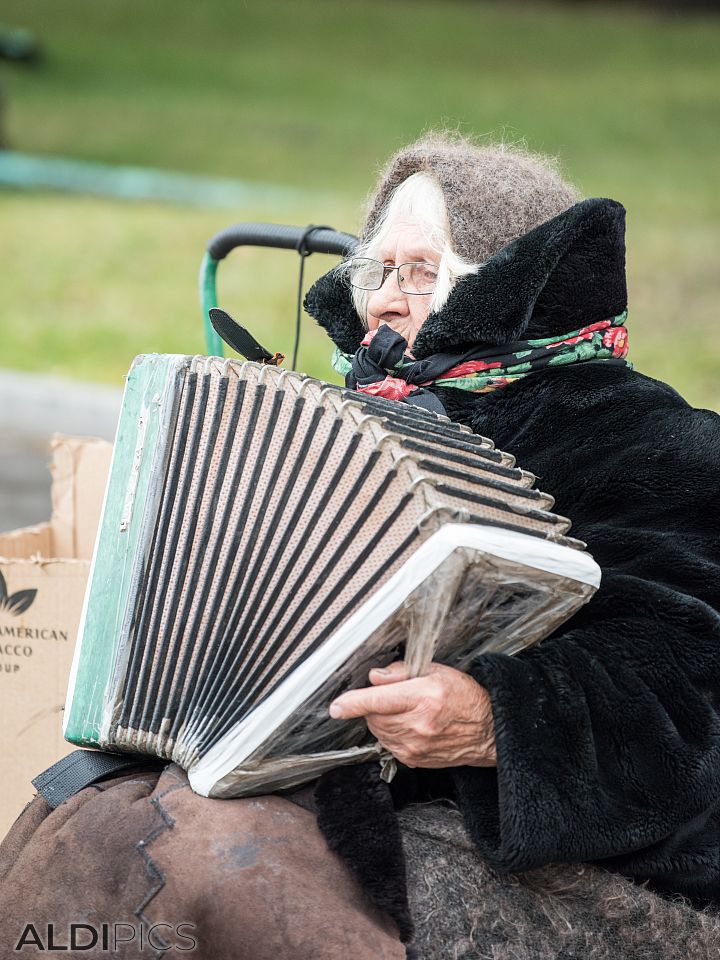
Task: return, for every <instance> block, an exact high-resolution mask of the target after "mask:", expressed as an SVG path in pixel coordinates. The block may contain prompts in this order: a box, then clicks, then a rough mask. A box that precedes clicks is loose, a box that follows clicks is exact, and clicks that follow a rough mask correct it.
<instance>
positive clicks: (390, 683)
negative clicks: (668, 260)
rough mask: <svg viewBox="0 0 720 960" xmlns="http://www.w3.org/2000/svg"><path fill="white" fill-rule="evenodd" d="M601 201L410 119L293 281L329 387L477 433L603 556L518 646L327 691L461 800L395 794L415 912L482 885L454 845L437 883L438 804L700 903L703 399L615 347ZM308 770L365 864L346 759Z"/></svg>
mask: <svg viewBox="0 0 720 960" xmlns="http://www.w3.org/2000/svg"><path fill="white" fill-rule="evenodd" d="M624 216H625V211H624V209H623V207H622V206H621V205H620V204H619V203H615V202H614V201H611V200H597V199H596V200H584V201H578V197H577V194H576V192H575V191H574V189H573V188H572V187H570V186H569V185H568V184H566V183H564V182H563V181H562V180H561V179H560V178H559V176H558V175H557V173H556V171H555V169H554V168H553V167H552V166H551V165H549V164H548V163H546V162H545V161H544V160H543V159H541V158H538V157H534V156H530V155H526V154H523V153H521V152H517V151H515V150H510V149H506V148H503V147H479V148H478V147H475V146H473V145H472V144H470V143H468V142H465V141H463V140H461V139H455V140H450V139H446V138H442V137H430V138H426V139H423V140H421V141H419V142H418V143H416V144H414V145H412V146H410V147H408V148H406V149H403V150H401V151H400V152H399V153H398V154H397V155H396V156H395V157H393V158H392V160H391V161H390V163H389V164H388V166H387V167H386V169H385V171H384V172H383V174H382V175H381V178H380V182H379V185H378V188H377V190H376V192H375V194H374V196H373V198H372V199H371V202H370V206H369V212H368V214H367V218H366V221H365V224H364V226H363V229H362V235H361V241H362V243H361V248H360V249H359V250H358V251H357V258H361V259H355V260H353V261H351V262H350V263H349V264H348V265H345V266H343V267H342V268H340V269H336V270H334V271H332V272H331V273H330V274H329V275H328V276H326V277H324V278H322V279H321V280H320V281H318V283H317V284H316V285H315V287H314V288H313V289H312V290H311V291H310V293H309V295H308V297H307V302H306V308H307V309H308V310H309V312H310V313H311V314H312V315H313V316H314V317H315V318H316V319H317V320H318V322H319V323H320V324H321V325H322V326H323V327H324V328H325V329H326V330H327V332H328V333H329V335H330V337H331V338H332V340H333V341H334V343H335V344H336V347H337V350H336V354H335V364H336V367H337V368H338V369H340V370H342V371H343V372H344V373H346V382H347V384H348V385H349V386H351V387H353V388H355V389H357V390H361V391H365V392H369V393H375V394H379V395H381V396H386V397H391V398H395V399H398V400H402V401H403V402H406V403H420V404H422V405H424V406H429V407H430V408H431V409H436V410H438V411H439V412H443V413H445V414H446V415H448V416H449V417H451V418H452V419H453V420H457V421H460V422H462V423H464V424H467V425H469V426H470V427H471V428H472V429H473V430H475V431H476V432H478V433H480V434H483V435H484V436H488V437H491V438H492V439H493V440H494V441H495V443H496V444H497V446H498V447H499V448H501V449H504V450H507V451H509V452H511V453H513V454H514V455H515V456H516V457H517V461H518V463H519V464H520V465H521V466H523V467H525V468H527V469H529V470H531V471H533V472H534V473H535V474H536V475H537V476H538V477H539V478H540V479H541V482H542V486H543V488H544V489H547V490H549V491H550V492H552V493H553V495H554V496H555V498H556V505H557V509H559V511H560V512H561V513H563V514H565V515H567V516H569V517H570V518H571V519H572V520H573V534H574V535H575V536H578V537H580V538H581V539H583V540H585V541H586V542H587V544H588V547H589V549H590V550H591V551H592V553H593V555H594V556H595V558H596V559H597V561H598V562H599V563H600V564H601V566H602V568H603V582H602V585H601V587H600V590H599V592H598V593H597V595H596V596H595V598H594V599H593V600H592V601H591V602H590V603H589V604H588V605H587V606H586V607H585V608H583V609H582V610H581V611H580V612H579V613H578V614H576V615H575V617H574V618H572V619H571V620H570V621H569V622H568V623H567V624H565V625H564V626H563V627H562V628H561V629H559V630H558V631H556V633H555V634H554V635H553V636H552V637H550V638H548V639H547V640H545V641H544V642H543V643H541V644H540V645H538V646H537V647H536V648H534V649H531V650H530V651H528V652H525V653H523V654H522V655H520V656H517V657H507V656H504V655H498V654H494V655H492V654H491V655H486V656H482V657H479V658H478V659H477V661H476V662H475V664H474V665H473V667H472V669H471V670H470V672H469V675H463V674H460V673H458V672H457V671H455V670H453V669H450V668H449V667H446V666H442V665H440V664H436V665H434V668H433V670H432V671H431V673H430V674H429V675H428V676H426V677H423V678H417V679H408V678H407V676H406V674H405V673H404V670H403V664H402V663H396V664H394V665H392V667H391V668H390V669H389V670H374V671H372V672H371V674H370V678H369V679H370V684H371V685H370V686H369V687H368V688H367V689H363V690H357V691H352V692H349V693H346V694H344V695H343V696H342V697H340V698H339V699H338V700H337V701H336V702H335V703H334V704H333V705H332V707H331V714H332V715H333V716H335V717H338V718H343V717H357V716H364V717H365V718H366V719H367V723H368V726H369V728H370V730H371V731H372V732H373V733H374V734H375V736H376V737H377V738H378V740H379V741H380V742H381V743H382V744H383V745H384V746H386V747H387V748H388V749H389V750H391V751H392V753H393V754H394V755H395V756H396V757H397V758H398V759H399V760H400V761H401V762H402V763H403V764H404V765H405V767H406V768H411V769H412V768H415V771H414V774H410V772H409V771H406V772H405V776H402V775H401V776H400V777H399V778H398V783H397V784H394V785H393V792H394V794H395V802H396V804H397V805H400V806H403V805H405V804H407V803H408V801H410V800H415V801H417V800H427V799H429V798H432V797H447V798H452V799H453V800H454V802H455V803H456V804H457V807H458V808H459V810H460V811H461V813H462V817H463V820H464V824H465V827H466V828H467V836H466V835H465V834H464V831H463V829H462V828H461V826H460V824H459V822H458V821H457V820H455V819H453V818H451V817H449V815H448V813H447V811H446V810H445V809H444V808H442V807H439V806H437V805H435V806H429V807H425V808H420V812H418V808H412V811H411V814H409V815H403V814H401V817H400V822H401V824H403V823H404V824H405V827H404V829H405V835H404V840H405V846H406V849H409V851H410V852H411V856H410V858H409V859H410V860H411V863H410V874H411V880H412V884H413V885H414V889H413V890H412V891H411V892H412V897H414V899H415V901H416V902H423V903H425V905H426V906H428V905H429V904H432V905H433V908H434V909H435V911H436V913H435V916H437V910H440V911H442V912H443V914H444V915H445V916H447V914H448V913H452V912H454V913H455V915H456V919H458V920H459V917H460V914H462V913H463V911H462V910H461V909H460V910H458V901H463V902H464V903H465V904H467V903H469V902H472V900H473V899H477V898H478V897H480V898H482V897H483V895H484V894H483V891H482V890H479V889H478V888H477V875H473V873H472V869H471V868H470V867H468V864H467V862H464V867H463V869H464V870H465V873H464V878H459V877H458V876H457V875H456V876H455V877H454V880H453V882H452V883H449V882H448V875H447V870H448V864H449V863H451V862H452V856H451V855H447V856H446V855H444V854H443V853H442V843H441V844H440V845H439V846H438V845H437V844H435V846H434V847H433V844H432V842H431V838H433V837H434V838H435V839H436V840H437V839H438V838H439V837H442V836H445V837H446V834H447V831H448V830H449V829H450V824H452V829H454V830H455V831H457V833H458V838H459V836H460V834H462V837H463V839H462V840H460V839H458V838H456V839H458V842H459V843H460V844H461V846H462V844H463V843H466V841H467V842H469V841H472V846H473V854H474V852H475V851H476V852H477V855H478V856H479V858H481V859H482V860H483V861H484V862H485V863H486V864H488V865H490V866H491V867H492V868H494V869H495V870H499V871H527V870H531V869H532V868H537V867H541V866H543V865H546V864H551V863H556V862H563V861H566V862H587V861H595V862H598V863H601V864H602V865H603V866H604V867H606V868H607V869H609V870H612V871H617V872H618V873H620V874H623V875H624V876H626V877H631V878H633V879H635V880H637V881H641V882H646V883H647V886H648V887H650V888H651V889H654V890H656V891H659V892H661V893H664V894H681V895H683V896H684V897H686V898H688V900H689V901H690V902H691V903H693V904H694V905H696V906H704V905H712V906H713V907H720V716H719V715H718V707H719V706H720V615H719V613H718V611H720V539H719V535H720V511H718V509H717V506H716V504H717V502H718V499H719V496H720V483H719V481H718V462H719V460H718V457H719V455H720V418H719V417H718V416H717V415H716V414H714V413H710V412H708V411H705V410H693V409H692V408H690V407H689V406H688V404H687V403H686V402H685V401H684V400H683V399H682V398H681V397H680V396H679V395H678V394H677V393H676V392H675V391H674V390H673V389H672V388H670V387H669V386H667V385H665V384H663V383H660V382H658V381H656V380H652V379H651V378H649V377H647V376H644V375H642V374H641V373H638V372H636V371H634V370H633V369H632V366H631V365H630V364H629V363H628V362H627V361H626V360H625V356H626V353H627V333H626V329H625V326H624V320H625V317H626V305H627V303H626V284H625V271H624V266H625V247H624ZM440 770H441V771H442V773H440V772H439V771H440ZM367 776H368V777H369V776H370V773H369V772H368V773H367ZM327 779H328V780H329V781H332V783H333V794H332V795H333V799H335V800H337V794H338V793H341V792H342V790H343V787H344V788H345V790H346V792H347V799H348V809H347V811H346V814H345V817H344V818H343V817H337V816H336V817H335V819H334V820H333V822H332V824H331V825H330V826H329V827H328V828H327V833H328V834H329V836H330V839H331V843H333V845H334V846H335V848H336V849H340V850H344V851H345V852H346V854H347V856H348V858H349V859H351V860H352V861H353V862H354V865H355V869H356V870H361V869H363V868H364V869H366V870H367V871H368V872H370V869H371V868H370V865H369V864H366V859H368V858H370V859H372V858H373V857H375V856H376V855H377V851H376V850H374V849H373V850H372V851H371V852H370V853H369V854H368V853H367V852H366V851H365V850H364V849H363V848H362V847H361V845H357V848H353V845H352V836H351V832H352V830H353V829H355V828H356V826H355V823H356V821H357V819H358V818H359V816H360V814H359V813H358V803H357V802H356V797H357V795H358V793H359V791H360V789H361V788H360V785H359V783H358V781H359V779H360V773H359V772H358V771H353V770H342V771H336V772H335V773H334V774H332V775H329V776H328V777H327ZM350 785H352V786H350ZM326 789H327V792H328V793H329V792H330V791H329V788H326ZM319 796H320V799H321V801H323V799H324V797H325V790H324V788H323V784H322V783H321V788H320V790H319ZM374 799H375V802H376V803H380V802H381V800H380V799H379V798H378V797H377V795H376V796H375V797H374ZM326 817H327V815H326ZM323 822H325V820H324V819H323V816H322V813H321V823H323ZM348 825H350V826H348ZM411 837H412V839H411ZM468 838H469V840H468ZM446 839H447V837H446ZM431 849H434V850H435V854H434V855H433V856H429V854H428V851H429V850H431ZM463 849H464V850H465V849H466V847H463ZM412 854H414V857H413V855H412ZM428 857H429V859H428ZM417 864H421V865H422V866H421V867H420V868H418V867H417ZM468 870H470V873H469V874H468V872H467V871H468ZM417 912H422V911H417V910H416V913H417ZM472 916H473V911H472V909H470V910H469V912H468V913H467V914H466V918H465V919H466V920H467V919H468V918H470V922H472ZM476 917H477V913H476ZM429 926H430V927H431V926H432V925H429ZM423 932H424V935H425V936H426V937H431V936H432V931H431V929H429V927H427V926H426V928H425V929H424V931H423ZM456 932H457V933H458V936H459V935H460V933H459V928H458V930H457V931H456ZM489 952H490V951H488V953H489ZM679 952H681V951H680V950H679V948H678V944H677V943H675V944H674V945H673V947H672V950H671V953H672V955H674V956H675V955H677V954H678V953H679ZM433 955H434V954H433ZM471 955H472V954H471ZM493 955H494V954H493ZM517 955H518V956H519V955H521V954H517ZM522 955H523V956H524V955H525V954H522ZM527 955H528V956H530V955H532V954H531V953H528V954H527ZM543 955H544V956H550V955H553V954H551V953H548V952H546V953H544V954H543ZM615 955H618V956H619V955H622V954H621V953H616V954H615ZM513 956H515V954H513Z"/></svg>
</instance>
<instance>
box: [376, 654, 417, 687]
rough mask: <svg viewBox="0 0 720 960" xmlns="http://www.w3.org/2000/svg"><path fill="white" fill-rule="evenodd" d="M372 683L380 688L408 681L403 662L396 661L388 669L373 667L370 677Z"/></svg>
mask: <svg viewBox="0 0 720 960" xmlns="http://www.w3.org/2000/svg"><path fill="white" fill-rule="evenodd" d="M368 677H369V680H370V683H372V685H373V686H375V687H379V686H381V685H382V684H384V683H397V682H398V680H408V679H409V677H408V672H407V669H406V667H405V663H404V661H402V660H396V661H395V663H391V664H390V665H389V666H387V667H373V669H372V670H371V671H370V673H369V675H368Z"/></svg>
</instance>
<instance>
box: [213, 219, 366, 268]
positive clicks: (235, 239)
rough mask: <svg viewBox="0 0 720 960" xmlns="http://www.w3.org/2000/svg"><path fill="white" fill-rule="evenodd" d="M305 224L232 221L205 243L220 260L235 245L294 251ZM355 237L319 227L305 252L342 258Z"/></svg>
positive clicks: (306, 241)
mask: <svg viewBox="0 0 720 960" xmlns="http://www.w3.org/2000/svg"><path fill="white" fill-rule="evenodd" d="M306 232H307V227H288V226H284V225H283V224H281V223H236V224H235V225H234V226H232V227H227V228H226V229H225V230H221V231H220V233H216V234H215V236H214V237H213V238H212V240H210V242H209V243H208V245H207V252H208V253H209V254H210V256H211V257H212V258H213V260H223V259H224V258H225V257H226V256H227V255H228V254H229V253H230V251H231V250H234V249H235V247H278V248H280V249H281V250H296V249H297V246H298V244H299V243H300V241H301V240H302V237H303V234H305V233H306ZM357 242H358V240H357V237H355V236H353V234H352V233H342V232H341V231H340V230H331V229H330V228H326V227H321V228H319V229H317V230H313V231H312V233H310V234H309V235H308V236H307V237H306V240H305V247H306V249H307V251H308V253H335V254H337V255H338V256H340V257H344V256H346V255H347V254H349V253H352V251H353V250H354V249H355V247H356V246H357Z"/></svg>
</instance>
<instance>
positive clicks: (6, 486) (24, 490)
mask: <svg viewBox="0 0 720 960" xmlns="http://www.w3.org/2000/svg"><path fill="white" fill-rule="evenodd" d="M121 397H122V388H120V387H119V388H112V387H106V386H98V385H95V384H86V383H76V382H75V381H69V380H62V379H60V378H59V377H47V376H40V375H37V374H29V373H16V372H15V371H12V370H2V369H0V531H4V530H14V529H15V528H17V527H24V526H27V525H28V524H31V523H40V522H41V521H43V520H48V519H49V518H50V474H49V472H48V468H47V464H48V461H49V458H50V438H51V437H52V435H53V433H65V434H70V435H73V436H82V437H102V438H104V439H106V440H112V439H113V436H114V434H115V425H116V422H117V418H118V414H119V412H120V400H121Z"/></svg>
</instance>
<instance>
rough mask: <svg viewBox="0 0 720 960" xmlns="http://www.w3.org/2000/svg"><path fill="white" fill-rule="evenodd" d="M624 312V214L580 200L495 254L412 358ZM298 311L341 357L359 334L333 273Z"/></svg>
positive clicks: (453, 297) (436, 317)
mask: <svg viewBox="0 0 720 960" xmlns="http://www.w3.org/2000/svg"><path fill="white" fill-rule="evenodd" d="M626 307H627V287H626V283H625V208H624V207H623V206H622V204H620V203H617V202H616V201H614V200H603V199H590V200H582V201H581V202H580V203H576V204H575V205H574V206H572V207H570V208H569V209H568V210H566V211H565V212H564V213H561V214H559V215H558V216H557V217H553V218H552V219H551V220H547V221H546V222H545V223H541V224H540V226H538V227H535V229H534V230H531V231H530V232H529V233H526V234H525V235H524V236H522V237H519V238H518V239H517V240H513V241H512V242H511V243H509V244H507V246H505V247H503V248H502V249H501V250H498V252H497V253H495V254H494V255H493V256H492V257H490V259H489V260H487V261H486V262H485V263H484V264H482V265H481V267H480V269H479V270H478V272H477V273H476V274H473V275H472V276H470V277H465V278H464V279H463V280H461V281H460V282H459V283H458V284H457V285H456V286H455V288H454V290H453V291H452V293H451V294H450V297H449V298H448V301H447V303H446V304H445V306H444V307H443V308H442V310H439V311H438V312H437V313H431V314H430V316H429V317H428V318H427V320H426V321H425V323H424V324H423V326H422V328H421V330H420V332H419V334H418V336H417V338H416V340H415V345H414V353H415V356H416V357H417V358H418V359H422V358H424V357H429V356H431V355H432V354H434V353H441V352H449V351H452V350H458V349H460V350H462V349H467V348H468V347H470V346H472V345H475V344H478V343H481V344H488V345H491V346H492V345H496V344H502V343H508V342H510V341H514V340H521V339H524V340H527V339H539V338H542V337H548V336H555V335H556V334H563V333H567V332H568V331H569V330H575V329H578V328H579V327H582V326H585V325H587V324H590V323H594V322H595V321H597V320H604V319H607V318H609V317H614V316H617V315H618V314H620V313H622V312H623V310H625V308H626ZM305 309H306V310H307V312H308V313H309V314H310V315H311V316H313V317H314V318H315V319H316V320H317V322H318V323H319V324H320V326H322V327H324V328H325V330H326V331H327V332H328V334H329V336H330V338H331V339H332V340H333V341H334V342H335V344H336V345H337V346H338V347H340V349H341V350H342V351H344V352H345V353H355V351H356V350H357V349H358V347H359V346H360V342H361V340H362V338H363V336H364V334H365V328H364V326H363V324H362V322H361V321H360V318H359V317H358V315H357V313H356V312H355V308H354V307H353V304H352V299H351V296H350V288H349V285H348V284H347V281H346V280H345V279H344V278H343V277H342V275H341V273H340V271H339V269H338V268H337V267H335V268H333V269H332V270H331V271H330V272H329V273H327V274H325V276H323V277H320V279H319V280H318V281H317V282H316V283H315V284H314V285H313V286H312V287H311V288H310V290H309V291H308V294H307V296H306V298H305Z"/></svg>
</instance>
